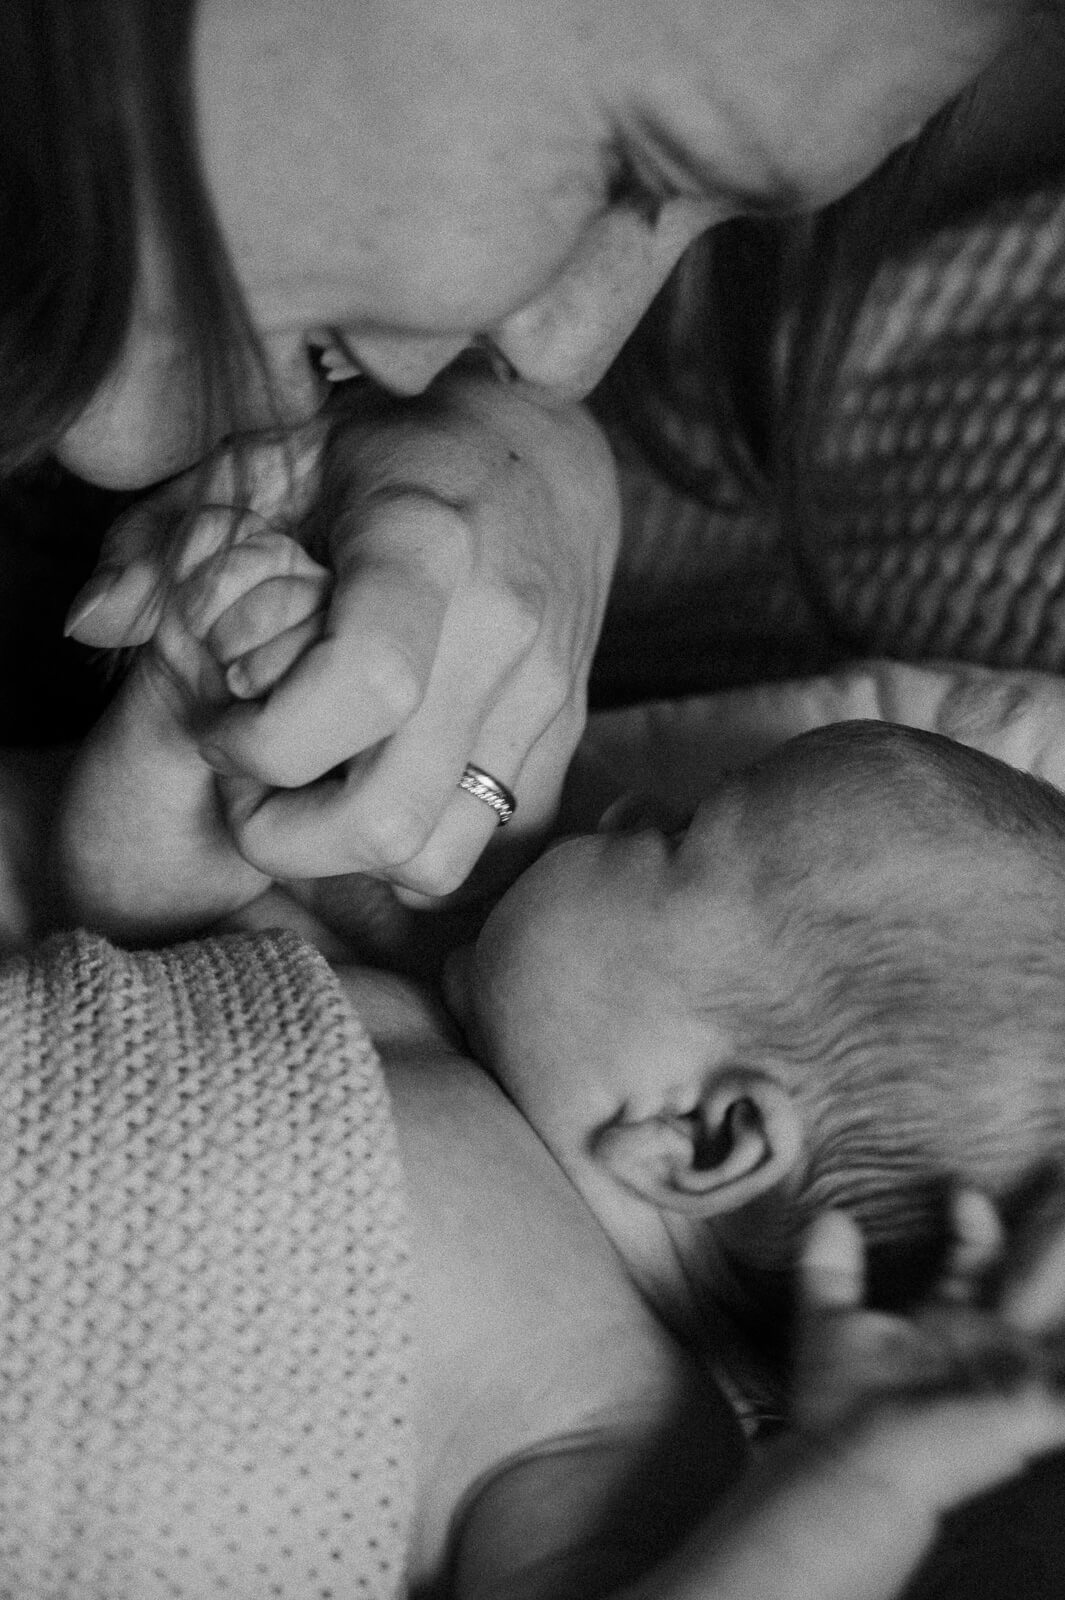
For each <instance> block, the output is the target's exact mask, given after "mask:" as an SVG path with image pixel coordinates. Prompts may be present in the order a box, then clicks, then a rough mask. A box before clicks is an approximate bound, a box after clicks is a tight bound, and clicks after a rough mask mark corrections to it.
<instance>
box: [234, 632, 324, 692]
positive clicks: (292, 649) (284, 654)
mask: <svg viewBox="0 0 1065 1600" xmlns="http://www.w3.org/2000/svg"><path fill="white" fill-rule="evenodd" d="M321 632H322V613H321V612H316V613H315V614H314V616H312V617H308V618H307V619H306V621H304V622H300V623H298V624H297V625H296V626H295V627H292V628H287V629H286V630H285V632H284V633H279V634H278V635H277V636H276V637H275V638H273V639H270V640H268V641H267V643H266V644H263V645H260V646H259V647H258V649H255V650H249V652H248V654H247V655H244V656H240V657H239V658H238V659H237V660H236V661H233V662H231V663H230V665H229V666H228V667H227V669H226V675H225V677H226V687H227V688H228V690H229V692H230V694H232V695H235V696H236V698H237V699H238V700H257V699H258V698H259V697H260V696H261V695H264V694H268V693H269V692H270V690H271V689H272V688H273V687H274V685H275V684H277V683H280V682H281V679H282V678H283V677H284V676H285V673H286V672H288V671H289V669H290V668H291V667H294V666H295V664H296V662H297V661H298V660H299V659H300V657H301V656H302V655H303V654H304V652H305V651H306V650H309V649H310V647H311V645H312V644H314V642H315V641H316V640H317V639H318V638H320V636H321Z"/></svg>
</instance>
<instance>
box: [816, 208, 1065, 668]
mask: <svg viewBox="0 0 1065 1600" xmlns="http://www.w3.org/2000/svg"><path fill="white" fill-rule="evenodd" d="M807 487H808V495H809V499H808V515H807V517H806V519H805V520H806V522H807V555H808V557H809V560H810V563H811V565H812V566H813V568H814V570H815V572H816V574H817V576H818V580H819V584H820V587H821V590H822V596H823V599H824V600H825V602H826V604H827V605H828V606H829V607H830V608H831V610H832V612H833V613H834V614H835V616H836V617H837V618H838V619H839V621H840V623H841V625H843V626H844V627H845V629H846V631H847V632H848V634H849V635H850V636H851V637H852V638H853V639H854V640H855V642H857V643H860V644H861V645H862V646H863V647H865V648H867V649H870V650H873V651H876V650H886V651H889V652H890V653H891V654H893V655H896V656H906V657H909V658H911V659H913V658H917V657H920V656H941V657H942V656H953V657H957V658H959V659H963V660H968V661H981V662H984V663H986V664H989V665H1001V666H1022V665H1023V666H1029V667H1042V668H1045V669H1049V670H1052V671H1060V670H1062V669H1065V191H1062V190H1056V191H1055V190H1051V191H1046V192H1041V193H1037V194H1034V195H1031V196H1029V197H1027V198H1025V199H1011V200H1004V201H1002V202H1001V203H999V204H998V205H996V206H994V207H992V208H991V209H989V210H988V211H987V212H986V214H984V215H982V216H981V217H980V218H979V219H977V220H976V221H970V222H968V223H966V224H964V225H957V226H951V227H946V228H942V229H940V230H939V231H938V232H937V233H935V234H934V235H933V236H932V237H931V238H930V239H928V240H926V241H924V242H923V243H922V244H921V245H920V246H918V247H915V248H914V249H913V250H911V251H910V252H909V253H908V254H906V255H904V256H901V257H900V258H899V259H896V260H894V261H889V262H887V263H886V264H885V265H884V266H883V268H882V269H881V270H880V272H879V273H878V275H877V277H876V278H875V280H874V282H873V285H872V289H871V292H870V294H869V295H868V297H867V300H866V302H865V304H864V307H863V310H862V314H861V316H860V318H859V321H858V323H857V326H856V327H855V330H854V334H853V337H852V339H851V342H850V345H849V349H848V354H847V359H846V361H845V363H844V367H843V371H842V373H841V374H840V377H839V380H838V385H837V388H836V393H835V396H834V400H833V403H832V405H831V407H830V408H829V410H828V412H827V414H826V416H825V419H824V425H823V428H822V431H821V435H820V438H819V441H818V444H817V449H816V451H815V459H814V460H813V462H812V463H811V466H810V477H809V483H808V486H807Z"/></svg>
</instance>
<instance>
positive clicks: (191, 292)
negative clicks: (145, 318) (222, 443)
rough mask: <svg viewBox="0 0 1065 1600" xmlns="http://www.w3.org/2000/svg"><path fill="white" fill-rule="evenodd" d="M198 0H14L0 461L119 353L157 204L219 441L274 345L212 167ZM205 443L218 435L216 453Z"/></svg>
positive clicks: (201, 422)
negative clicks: (249, 295) (250, 307)
mask: <svg viewBox="0 0 1065 1600" xmlns="http://www.w3.org/2000/svg"><path fill="white" fill-rule="evenodd" d="M195 9H196V8H195V0H165V3H163V4H148V3H147V0H5V3H4V11H3V23H2V48H0V162H2V167H0V238H2V240H3V247H2V249H0V475H4V474H7V473H10V472H11V471H13V470H15V469H17V468H19V467H21V466H24V465H27V464H32V463H33V462H35V461H36V460H37V459H39V458H40V457H42V456H43V455H45V454H46V453H47V452H48V450H49V449H50V447H51V446H52V445H54V443H55V440H56V439H57V437H58V436H59V434H60V433H61V432H62V431H63V430H64V428H65V427H67V426H68V425H69V424H70V423H71V422H72V421H73V419H74V418H75V417H76V416H77V415H78V413H79V411H80V410H81V409H82V408H83V407H84V406H85V404H86V403H87V401H88V400H89V398H90V396H91V395H92V394H93V392H94V391H95V390H96V389H97V387H98V386H99V385H100V383H101V382H102V381H103V379H104V378H105V377H106V375H107V373H108V371H109V370H110V369H111V368H112V366H113V365H114V363H115V361H116V360H117V358H118V356H119V355H120V353H121V350H122V345H123V340H124V337H125V334H126V330H127V327H128V325H129V321H130V316H131V312H132V309H133V303H134V292H135V287H136V281H137V264H138V250H139V233H140V226H141V219H142V218H143V217H144V215H145V214H146V211H147V210H148V209H149V208H150V210H151V214H152V216H153V220H154V222H155V225H156V226H157V227H158V229H159V232H160V235H161V238H162V242H163V245H164V250H165V252H166V255H167V259H168V261H169V263H170V270H171V272H172V274H173V286H174V290H175V301H176V304H177V306H178V308H179V313H178V314H179V316H180V317H181V319H182V322H183V325H184V334H185V337H186V338H187V340H188V344H189V348H190V350H191V351H192V352H193V360H194V362H195V364H196V367H197V370H198V376H199V414H198V417H197V426H198V428H199V429H200V430H201V433H202V437H203V438H204V440H205V441H208V440H210V439H212V438H214V437H217V436H218V435H219V434H220V433H225V432H229V431H231V430H232V429H233V428H235V427H237V426H238V425H239V422H240V416H241V396H242V395H243V394H245V393H247V392H248V385H249V381H250V380H252V379H253V378H256V377H257V378H258V380H259V387H260V392H261V384H262V380H263V379H264V377H265V374H264V369H263V363H262V358H261V355H260V353H259V350H258V345H257V342H256V339H255V336H254V332H253V330H252V328H251V326H250V323H249V321H248V316H247V312H246V310H245V307H244V303H243V299H242V297H241V294H240V291H239V288H238V286H237V283H236V280H235V278H234V275H233V272H232V270H231V267H230V265H229V261H228V257H227V254H226V250H225V247H224V244H223V242H222V238H221V235H220V233H219V230H218V226H217V224H216V221H215V218H214V215H213V212H212V209H211V206H210V203H209V200H208V196H207V190H206V186H205V184H204V181H203V178H202V174H201V171H200V163H199V154H198V148H197V137H196V124H195V114H194V104H193V85H192V60H191V58H192V48H193V25H194V20H195ZM204 453H206V450H205V451H204Z"/></svg>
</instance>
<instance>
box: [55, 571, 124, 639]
mask: <svg viewBox="0 0 1065 1600" xmlns="http://www.w3.org/2000/svg"><path fill="white" fill-rule="evenodd" d="M123 571H124V568H122V567H100V568H99V569H98V570H97V571H96V572H94V573H93V575H92V577H91V578H90V579H89V581H88V583H87V584H85V585H84V587H83V588H82V589H81V590H79V592H78V594H77V595H76V596H75V598H74V602H73V604H72V605H71V607H70V610H69V611H68V612H67V615H66V621H65V622H64V623H63V637H64V638H65V639H69V638H70V636H71V634H72V633H73V632H74V631H75V629H77V628H80V627H81V624H82V623H83V622H84V621H85V620H86V618H87V617H89V616H90V615H91V614H92V612H94V611H95V610H96V608H97V606H99V605H100V603H101V602H102V601H104V600H106V599H107V596H108V595H109V594H110V593H111V592H112V590H113V589H114V588H115V586H116V585H117V584H118V583H119V582H120V581H121V578H122V574H123Z"/></svg>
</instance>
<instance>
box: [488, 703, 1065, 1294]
mask: <svg viewBox="0 0 1065 1600" xmlns="http://www.w3.org/2000/svg"><path fill="white" fill-rule="evenodd" d="M468 977H469V979H470V980H472V981H469V982H468V983H467V984H466V985H465V986H464V987H465V989H466V993H467V1006H466V1009H467V1012H468V1014H469V1015H470V1016H471V1018H472V1031H473V1033H474V1034H475V1036H476V1039H477V1042H478V1043H479V1045H480V1047H481V1048H482V1050H483V1052H484V1058H485V1059H486V1061H487V1063H488V1064H489V1065H490V1066H491V1067H492V1068H493V1070H494V1071H495V1072H496V1073H497V1074H498V1076H499V1078H500V1079H501V1081H502V1082H503V1084H504V1085H505V1087H506V1088H507V1090H508V1091H509V1092H510V1093H511V1094H512V1095H513V1097H514V1099H515V1100H516V1101H517V1103H518V1104H519V1106H520V1107H521V1108H522V1110H523V1111H524V1112H525V1114H526V1115H527V1117H528V1118H529V1120H530V1121H531V1122H532V1123H533V1125H534V1126H535V1127H536V1128H537V1129H538V1130H539V1131H540V1133H541V1135H542V1136H543V1138H544V1139H545V1141H546V1142H547V1143H548V1145H549V1146H550V1147H551V1148H552V1150H553V1151H554V1153H555V1155H556V1156H557V1157H558V1159H559V1160H560V1162H561V1163H562V1165H563V1166H564V1167H565V1168H566V1169H567V1170H568V1171H569V1172H570V1174H571V1176H572V1177H573V1178H574V1180H575V1181H576V1182H577V1184H578V1185H579V1187H580V1188H581V1189H582V1191H583V1192H584V1193H585V1195H586V1197H587V1198H588V1200H589V1201H590V1203H591V1204H592V1205H593V1207H594V1208H595V1210H596V1211H597V1212H598V1214H599V1215H600V1217H601V1218H602V1219H603V1220H604V1222H605V1223H606V1225H607V1227H608V1228H609V1229H610V1231H611V1232H612V1233H613V1234H614V1236H615V1237H616V1238H617V1239H618V1242H619V1243H620V1244H621V1247H622V1249H623V1250H624V1251H625V1253H626V1254H627V1255H628V1256H629V1258H630V1260H632V1259H634V1258H635V1260H636V1264H637V1270H643V1271H644V1272H645V1274H649V1275H650V1277H651V1278H654V1276H655V1275H656V1273H657V1271H658V1268H657V1266H656V1264H655V1263H656V1261H657V1260H658V1258H659V1257H660V1255H661V1247H662V1233H663V1223H664V1226H665V1231H666V1233H668V1235H669V1239H670V1248H671V1249H674V1250H675V1251H678V1252H679V1253H680V1254H681V1255H683V1254H684V1253H685V1250H686V1246H685V1240H686V1239H687V1240H688V1241H689V1242H690V1241H691V1239H693V1238H694V1237H696V1236H697V1235H702V1236H705V1235H706V1232H707V1229H706V1223H707V1221H708V1219H711V1218H712V1219H714V1234H715V1237H717V1238H718V1239H725V1240H726V1242H727V1243H729V1245H730V1247H731V1248H732V1249H733V1250H738V1251H739V1253H740V1255H741V1256H743V1257H744V1258H745V1259H746V1261H747V1262H748V1264H749V1265H758V1264H759V1262H760V1264H761V1265H764V1266H767V1267H771V1268H772V1267H774V1266H776V1265H784V1264H785V1262H786V1259H787V1257H788V1256H789V1255H790V1245H791V1241H792V1239H793V1235H794V1228H795V1226H796V1225H797V1224H798V1223H799V1222H801V1220H802V1219H803V1217H804V1216H805V1215H806V1214H807V1213H808V1211H809V1209H810V1208H811V1207H814V1206H820V1205H826V1204H836V1205H844V1206H847V1207H848V1208H849V1209H850V1210H852V1212H854V1213H855V1214H857V1215H858V1216H859V1217H860V1219H861V1220H862V1222H863V1224H864V1225H865V1227H866V1228H867V1230H868V1231H869V1232H870V1233H871V1235H872V1237H873V1238H874V1239H876V1238H878V1237H879V1238H880V1239H882V1240H891V1239H906V1240H910V1239H913V1238H916V1237H917V1236H918V1235H921V1234H924V1235H926V1236H927V1235H928V1234H929V1233H930V1231H931V1230H932V1228H933V1227H934V1226H935V1225H936V1224H937V1222H938V1219H939V1217H940V1216H941V1214H942V1200H943V1195H944V1190H945V1187H946V1185H947V1183H948V1181H949V1180H950V1178H951V1177H952V1176H964V1177H967V1178H968V1179H970V1180H973V1181H976V1182H979V1183H980V1184H981V1185H983V1186H984V1187H986V1188H987V1189H988V1190H989V1191H991V1192H992V1193H993V1194H996V1195H1000V1196H1006V1195H1008V1194H1009V1193H1010V1192H1012V1191H1013V1190H1014V1189H1015V1188H1016V1186H1017V1184H1018V1182H1019V1180H1020V1179H1021V1178H1023V1177H1024V1176H1025V1175H1026V1174H1028V1173H1030V1172H1031V1170H1032V1169H1034V1168H1035V1167H1036V1166H1037V1165H1038V1164H1040V1162H1042V1161H1045V1159H1046V1157H1047V1155H1048V1153H1050V1151H1052V1150H1056V1149H1057V1148H1058V1146H1059V1141H1060V1142H1061V1147H1062V1150H1063V1153H1065V1141H1062V1138H1061V1136H1062V1133H1063V1130H1065V1071H1063V1070H1062V1067H1061V1065H1060V1064H1059V1063H1060V1057H1061V1053H1062V1051H1063V1050H1065V799H1063V798H1062V797H1061V796H1059V795H1058V794H1057V793H1056V791H1053V790H1051V789H1049V788H1048V787H1047V786H1046V785H1044V784H1041V783H1040V782H1038V781H1037V780H1035V779H1032V778H1030V777H1028V776H1027V775H1025V774H1022V773H1018V772H1016V771H1014V770H1013V769H1012V768H1009V767H1007V766H1005V765H1004V764H1003V763H1001V762H999V761H996V760H994V759H993V758H991V757H988V756H984V755H981V754H979V753H977V752H975V751H972V750H969V749H966V748H964V747H963V746H960V745H957V744H955V743H953V742H952V741H949V740H946V739H943V738H940V737H938V736H936V735H933V734H927V733H920V732H916V731H914V730H910V729H904V728H899V727H895V726H893V725H890V724H884V723H846V724H838V725H836V726H834V727H830V728H825V729H820V730H817V731H815V732H813V733H809V734H805V735H803V736H802V737H801V738H798V739H795V740H792V741H791V742H789V743H788V744H786V745H784V746H782V747H780V749H778V750H777V751H775V752H774V753H773V754H772V755H770V756H769V757H768V758H767V759H765V760H763V761H761V762H759V763H758V764H757V765H755V766H752V767H750V768H748V769H745V770H743V771H739V772H735V773H733V774H730V775H729V776H727V777H726V778H725V779H724V780H723V781H722V782H721V783H720V784H719V785H718V787H717V788H716V789H715V790H714V792H713V793H712V794H711V795H710V797H709V798H708V799H707V800H705V801H704V803H703V804H702V805H700V807H699V809H698V811H697V812H696V815H695V817H694V819H693V820H692V822H691V823H690V825H689V826H688V827H687V828H686V829H684V830H682V831H681V832H680V833H678V834H676V835H673V836H665V835H663V834H660V833H657V832H655V831H654V830H644V831H640V832H634V833H623V834H608V833H600V834H597V835H593V836H590V837H584V838H578V839H571V840H567V841H565V842H564V843H562V844H560V845H558V846H556V847H555V848H554V849H552V850H550V851H548V852H547V854H545V855H544V856H543V857H542V858H541V860H540V861H539V862H537V863H536V865H535V866H533V867H532V868H531V869H530V870H529V871H528V872H527V873H526V874H525V875H524V876H523V878H522V879H521V880H520V881H519V882H518V883H517V884H516V885H515V887H514V888H513V889H512V890H511V892H510V893H509V894H508V895H507V896H506V897H505V898H504V900H503V901H502V902H501V904H500V905H499V907H498V908H497V909H496V911H495V912H494V913H493V914H492V916H491V917H490V919H489V920H488V922H487V924H486V925H485V928H484V930H483V932H482V935H481V937H480V940H479V941H478V944H477V947H476V951H475V954H474V957H473V961H472V967H471V969H470V972H469V974H468ZM726 1218H727V1219H728V1221H727V1223H726V1221H725V1219H726ZM641 1262H642V1263H643V1265H642V1268H641V1265H640V1263H641Z"/></svg>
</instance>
